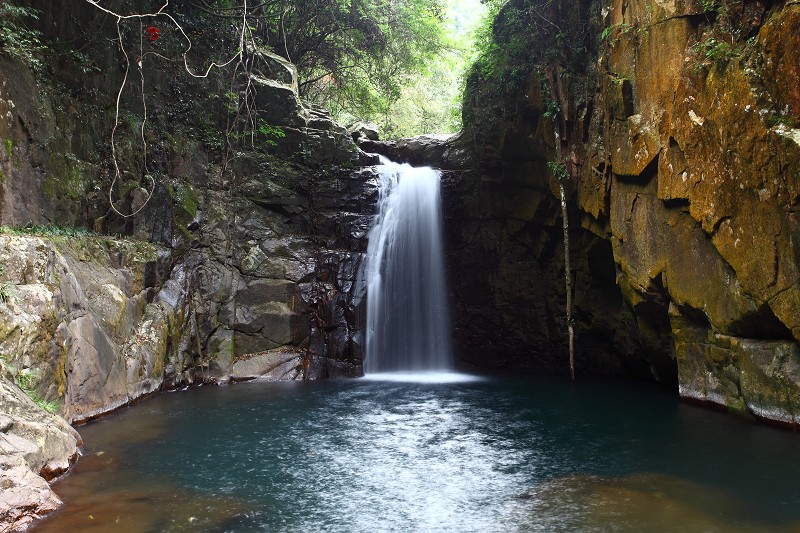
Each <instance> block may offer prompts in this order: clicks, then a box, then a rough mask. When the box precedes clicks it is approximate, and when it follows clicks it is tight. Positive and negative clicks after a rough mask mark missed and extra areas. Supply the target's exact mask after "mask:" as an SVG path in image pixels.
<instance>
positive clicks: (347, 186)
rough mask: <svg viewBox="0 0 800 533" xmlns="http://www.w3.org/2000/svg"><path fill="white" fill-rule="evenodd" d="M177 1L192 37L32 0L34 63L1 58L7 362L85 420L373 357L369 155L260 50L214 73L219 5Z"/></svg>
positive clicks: (74, 5)
mask: <svg viewBox="0 0 800 533" xmlns="http://www.w3.org/2000/svg"><path fill="white" fill-rule="evenodd" d="M17 3H18V4H25V5H30V7H34V8H36V7H38V6H37V2H27V3H26V2H24V1H20V2H17ZM151 4H152V2H147V1H144V0H142V1H140V2H126V3H122V2H111V3H105V4H104V5H105V6H106V7H109V8H110V9H120V10H123V9H125V10H130V11H131V12H147V11H148V10H150V9H152V8H153V6H152V5H151ZM159 5H161V4H159ZM125 12H126V13H127V12H128V11H125ZM170 13H171V14H172V15H173V16H174V17H175V19H174V20H175V21H177V22H178V23H180V25H181V28H182V30H183V31H184V32H185V35H182V34H181V33H180V32H179V31H178V30H177V26H174V25H170V24H169V20H166V19H164V18H158V17H152V18H149V19H147V22H148V24H158V25H159V26H160V37H159V38H158V39H157V40H155V41H153V40H149V39H148V38H147V35H144V37H143V36H142V35H140V33H141V32H142V31H144V29H143V28H144V27H142V26H141V25H140V24H139V21H138V20H131V21H123V22H122V24H121V25H120V26H119V33H118V28H117V26H116V19H115V17H113V16H111V15H109V14H108V13H104V12H103V11H101V10H99V9H97V8H96V7H94V6H92V5H91V4H89V3H88V2H85V1H83V0H70V1H68V2H66V3H65V4H64V6H63V9H59V10H45V11H42V12H41V13H40V18H39V20H38V22H37V25H38V29H39V30H40V31H41V32H42V35H41V39H42V46H43V50H42V53H41V56H40V57H41V61H40V63H39V64H37V65H33V64H30V63H26V62H24V61H20V60H19V59H16V58H13V57H7V56H5V55H2V54H0V139H2V143H1V144H2V146H0V226H2V229H0V361H2V362H3V365H4V367H3V368H7V369H8V370H9V372H10V375H9V378H10V379H11V381H12V382H13V381H18V382H20V380H21V379H24V384H25V388H26V391H27V392H28V393H29V394H30V395H31V396H32V397H34V398H37V399H38V400H40V403H42V402H44V403H45V404H46V405H47V406H48V407H49V408H51V409H55V410H56V411H57V412H58V413H59V414H60V415H61V416H63V418H65V419H66V420H67V421H68V422H71V423H81V422H83V421H86V420H89V419H92V418H94V417H97V416H99V415H101V414H103V413H106V412H109V411H111V410H114V409H116V408H118V407H120V406H124V405H128V404H130V403H132V402H134V401H136V400H138V399H140V398H142V397H144V396H146V395H148V394H150V393H152V392H154V391H158V390H162V389H165V388H174V387H183V386H187V385H191V384H201V383H227V382H230V381H244V380H252V379H275V380H277V379H318V378H324V377H334V376H356V375H360V374H361V358H362V354H361V347H360V345H361V343H360V337H359V336H358V334H357V331H356V325H357V320H358V317H359V313H360V312H361V311H360V309H361V301H362V300H363V294H361V293H360V291H361V290H362V288H361V287H360V286H359V285H358V284H357V283H356V281H357V277H358V272H359V269H360V265H361V259H362V254H363V252H364V251H365V250H366V242H365V239H366V230H367V228H368V225H369V223H370V221H371V216H372V212H373V210H374V204H375V200H376V194H377V192H376V186H377V184H376V182H375V180H374V175H373V173H372V172H371V171H370V169H369V168H361V163H362V162H363V163H364V164H372V163H373V161H372V159H371V158H369V157H366V156H365V154H363V153H362V152H360V151H359V150H358V148H357V147H356V146H355V144H354V143H353V140H352V136H351V133H350V132H348V131H347V130H346V129H345V128H344V127H342V126H340V125H338V124H336V123H335V122H333V121H332V120H331V118H330V116H329V114H328V113H327V112H326V111H324V110H322V109H318V108H315V107H313V106H311V105H308V104H306V103H305V102H303V101H301V99H300V98H299V97H298V90H297V78H296V72H295V69H294V66H293V65H291V64H289V63H286V62H285V61H283V60H282V59H281V58H280V57H278V56H276V55H274V54H272V53H271V52H269V51H268V50H266V49H260V48H254V49H248V50H247V54H246V57H243V61H246V67H247V68H246V69H244V66H245V63H241V64H239V65H238V66H237V65H236V64H235V62H234V63H233V64H231V65H230V66H229V67H227V68H222V69H216V70H212V71H211V72H212V74H210V75H209V76H202V75H201V74H202V72H201V71H202V70H203V69H205V67H206V66H207V65H208V64H210V63H211V62H212V61H215V60H216V61H217V63H221V62H222V61H221V60H219V58H220V57H222V56H225V55H230V53H231V52H232V51H235V50H236V43H235V42H229V38H228V37H226V36H227V35H229V32H227V31H223V30H225V28H221V26H220V25H223V26H224V24H227V22H226V21H224V20H223V21H220V20H218V19H210V18H209V16H208V15H206V14H204V12H203V11H202V10H200V9H198V8H195V7H192V6H188V5H183V6H176V7H175V9H174V10H172V11H170ZM186 38H189V39H191V40H192V45H193V47H192V49H191V53H190V54H187V55H186V56H185V58H184V56H183V52H184V51H185V50H186V47H187V41H186ZM76 42H79V43H81V45H80V46H75V43H76ZM120 42H121V43H122V44H123V45H124V47H125V53H127V54H128V56H127V59H128V60H129V63H128V62H126V61H125V55H124V54H123V52H122V50H121V49H120V47H119V44H120ZM76 50H80V51H76ZM184 59H185V60H186V63H185V64H184ZM245 70H246V71H245ZM198 73H199V74H198ZM134 77H136V80H135V81H131V80H133V78H134ZM112 134H113V139H112ZM74 228H78V229H77V230H76V229H74ZM9 386H11V385H9ZM23 396H24V395H23ZM4 405H5V404H4ZM37 409H38V408H36V407H35V406H33V407H32V409H31V413H33V412H37V411H36V410H37ZM3 413H4V414H5V413H6V410H5V407H4V409H3ZM31 413H28V414H29V415H30V414H31ZM21 416H23V415H21ZM25 416H27V415H25ZM31 416H34V415H31ZM35 416H45V414H44V412H39V414H37V415H35ZM35 416H34V418H35ZM47 416H50V415H47ZM15 424H17V423H16V422H15ZM19 424H22V422H20V423H19ZM19 424H17V425H11V424H10V423H9V424H5V423H3V422H0V426H2V429H0V431H2V432H3V433H2V434H0V435H6V433H7V431H6V430H8V428H13V427H18V426H19ZM62 425H63V424H62ZM19 427H21V426H19ZM73 433H74V432H73ZM8 435H11V433H8ZM73 436H74V435H73ZM8 438H11V437H10V436H9V437H8ZM37 442H38V441H36V440H35V439H34V440H33V441H32V444H31V445H30V446H31V447H36V444H37ZM40 448H41V446H40ZM20 449H21V448H20ZM26 449H27V448H26ZM40 451H41V450H40ZM18 452H19V450H17V451H13V450H11V449H7V447H4V448H3V450H0V458H2V460H4V461H5V460H6V459H8V461H7V462H9V464H11V463H12V462H13V463H14V465H16V466H14V468H16V467H17V466H19V465H22V463H20V460H21V459H20V457H21V455H20V453H18ZM26 453H28V452H26ZM48 460H49V459H48ZM62 462H63V461H62ZM17 463H19V465H17ZM59 464H60V463H59ZM66 464H68V463H66ZM29 466H30V470H31V471H32V472H33V473H34V474H39V473H40V470H42V468H41V466H42V465H39V464H38V463H37V464H33V463H29ZM20 468H21V466H20ZM26 476H27V474H26ZM28 477H30V476H28ZM26 479H27V478H26ZM39 485H41V483H39ZM44 486H46V483H44ZM35 488H36V487H34V489H35ZM39 488H42V487H39ZM4 489H5V486H4ZM37 490H38V489H37ZM42 490H44V489H42ZM48 490H49V489H48ZM45 492H46V491H45ZM45 492H42V493H41V494H43V496H41V498H40V497H39V496H37V492H36V490H33V491H30V492H28V493H27V494H28V496H29V497H30V501H29V502H28V503H27V504H26V503H25V501H24V500H25V498H24V497H22V496H20V498H18V499H17V500H18V501H17V500H15V501H14V502H11V501H10V500H3V504H6V503H8V508H9V509H11V510H8V511H7V509H6V508H3V509H2V510H0V513H3V514H2V517H0V523H4V524H5V523H9V524H12V523H13V524H14V527H18V526H21V525H23V522H24V520H23V519H22V518H17V517H16V516H17V515H15V514H14V513H16V512H17V511H20V510H23V511H24V509H28V511H24V512H23V511H20V512H22V514H21V515H19V516H23V515H26V516H27V515H28V514H29V515H35V514H40V513H41V512H46V511H48V510H51V509H52V508H54V506H55V505H56V502H57V499H56V498H55V497H54V496H52V494H50V493H47V494H45ZM4 494H5V492H4ZM34 500H36V501H38V502H39V503H41V505H39V503H36V502H34ZM29 504H30V505H29ZM26 505H28V507H25V506H26ZM37 505H38V507H37ZM14 509H16V511H15V510H14ZM37 509H38V510H37ZM3 521H4V522H3Z"/></svg>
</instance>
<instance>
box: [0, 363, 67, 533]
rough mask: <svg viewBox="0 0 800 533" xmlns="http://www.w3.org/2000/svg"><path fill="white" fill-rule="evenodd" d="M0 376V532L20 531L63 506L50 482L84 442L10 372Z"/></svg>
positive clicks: (61, 472) (62, 469) (64, 468)
mask: <svg viewBox="0 0 800 533" xmlns="http://www.w3.org/2000/svg"><path fill="white" fill-rule="evenodd" d="M0 374H2V375H0V489H1V490H0V527H2V530H3V531H20V530H23V529H26V528H27V527H28V526H29V525H30V524H31V523H32V522H33V521H34V520H36V519H37V518H40V517H41V516H43V515H45V514H47V513H49V512H51V511H54V510H55V509H56V508H57V507H58V506H59V505H60V504H61V500H59V499H58V496H56V494H55V493H54V492H53V491H52V490H51V489H50V485H49V483H48V481H52V480H53V479H56V478H57V477H58V476H60V475H61V474H63V473H64V472H66V470H67V469H68V468H69V467H70V465H72V463H74V462H75V460H76V459H77V458H78V454H79V451H78V447H79V446H81V445H82V444H83V442H82V441H81V437H80V435H78V432H77V431H75V430H74V429H72V427H71V426H70V425H69V424H67V423H66V421H64V419H62V418H61V417H59V416H56V415H52V414H50V413H47V412H46V411H44V410H43V409H41V408H40V407H39V406H37V405H36V404H35V403H34V402H33V401H32V400H31V399H30V398H28V396H27V395H26V394H25V393H24V392H23V391H22V390H21V389H20V388H19V387H18V386H17V385H15V384H14V383H13V381H12V380H11V376H10V375H8V373H7V372H6V371H5V370H3V371H2V372H0Z"/></svg>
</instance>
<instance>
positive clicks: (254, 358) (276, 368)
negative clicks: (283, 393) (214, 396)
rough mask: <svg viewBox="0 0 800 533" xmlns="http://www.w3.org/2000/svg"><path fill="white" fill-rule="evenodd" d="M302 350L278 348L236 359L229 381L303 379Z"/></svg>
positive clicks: (303, 355)
mask: <svg viewBox="0 0 800 533" xmlns="http://www.w3.org/2000/svg"><path fill="white" fill-rule="evenodd" d="M304 357H305V351H304V350H292V349H287V348H278V349H275V350H270V351H267V352H260V353H255V354H251V355H249V356H247V358H243V359H240V360H237V361H236V362H235V363H233V368H232V369H231V374H230V379H231V381H252V380H258V381H287V380H289V381H291V380H296V379H303V360H304Z"/></svg>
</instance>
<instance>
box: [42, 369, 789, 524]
mask: <svg viewBox="0 0 800 533" xmlns="http://www.w3.org/2000/svg"><path fill="white" fill-rule="evenodd" d="M455 376H459V378H458V379H452V378H453V376H452V375H449V376H448V377H447V379H446V380H441V376H439V378H438V379H439V381H436V380H428V381H420V380H418V379H417V378H418V377H419V376H416V375H415V376H411V377H409V379H408V380H406V378H405V377H404V378H402V379H381V378H379V377H377V376H371V377H369V378H367V379H359V380H344V381H338V382H310V383H259V384H242V385H237V386H231V387H216V388H204V389H202V390H190V391H186V392H184V393H181V394H170V395H162V396H159V397H156V398H154V399H152V400H149V401H148V402H144V403H143V404H141V405H138V406H135V407H133V408H130V409H125V410H123V411H121V412H120V413H118V414H116V415H114V416H111V417H108V418H106V419H103V420H101V421H99V422H97V423H92V424H89V425H87V426H84V427H82V428H81V433H82V434H83V436H84V440H85V442H86V453H87V456H86V457H85V458H84V459H83V460H81V462H80V463H79V464H78V465H77V468H76V469H75V472H74V474H72V475H71V476H68V477H67V478H66V479H65V480H63V481H62V482H60V483H58V484H57V485H56V486H55V490H56V492H57V493H58V494H59V495H60V496H62V498H63V499H64V500H65V502H66V505H65V507H64V509H63V511H61V512H59V513H58V514H56V515H55V516H53V517H52V518H50V519H48V520H46V521H45V522H44V523H42V524H41V525H40V527H39V528H37V529H38V530H39V531H43V532H49V531H58V532H60V533H65V532H71V531H109V532H115V531H142V532H146V531H236V532H247V531H270V532H284V531H285V532H289V531H291V532H316V531H326V532H342V533H344V532H347V533H359V532H374V531H404V532H405V531H410V532H415V531H419V532H423V531H424V532H437V531H442V532H444V531H448V532H450V531H458V532H471V531H475V532H481V533H483V532H492V531H503V532H505V531H606V530H614V531H669V530H674V531H685V530H687V528H688V530H691V529H695V530H703V531H740V530H742V531H744V530H750V531H783V530H786V531H790V530H791V528H792V527H794V526H796V525H797V521H798V520H800V487H798V485H797V484H796V479H798V478H800V464H796V462H794V461H791V457H794V455H795V454H796V450H797V448H798V446H800V441H798V440H797V439H798V437H797V435H795V434H792V433H787V432H781V431H776V430H773V429H770V428H764V427H758V426H753V425H748V424H745V423H743V422H742V421H739V420H737V419H733V418H731V417H727V416H725V415H721V414H719V413H715V412H709V411H705V410H700V409H697V408H694V407H691V406H686V405H681V404H679V403H678V401H677V399H676V398H675V397H674V396H673V395H670V394H665V393H663V392H662V391H661V390H659V389H655V388H648V387H642V386H637V385H630V384H625V383H619V382H606V381H603V382H593V381H590V380H584V381H583V382H582V383H581V384H580V386H572V385H569V384H568V383H566V382H554V381H552V380H544V379H541V380H535V381H522V380H498V379H483V380H480V379H477V380H476V379H473V377H471V376H466V378H464V375H463V374H460V375H459V374H456V375H455ZM391 377H392V378H398V377H399V376H397V375H393V376H391ZM429 377H430V376H429ZM154 429H155V430H154Z"/></svg>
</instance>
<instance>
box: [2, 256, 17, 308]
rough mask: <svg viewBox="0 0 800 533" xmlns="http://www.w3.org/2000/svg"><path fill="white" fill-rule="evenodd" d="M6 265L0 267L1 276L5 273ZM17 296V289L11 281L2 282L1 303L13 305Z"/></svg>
mask: <svg viewBox="0 0 800 533" xmlns="http://www.w3.org/2000/svg"><path fill="white" fill-rule="evenodd" d="M5 270H6V267H5V265H0V276H2V275H3V272H5ZM16 295H17V287H16V285H14V284H13V283H12V282H10V281H0V303H4V304H8V303H11V302H12V300H13V299H14V297H15V296H16Z"/></svg>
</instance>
